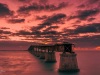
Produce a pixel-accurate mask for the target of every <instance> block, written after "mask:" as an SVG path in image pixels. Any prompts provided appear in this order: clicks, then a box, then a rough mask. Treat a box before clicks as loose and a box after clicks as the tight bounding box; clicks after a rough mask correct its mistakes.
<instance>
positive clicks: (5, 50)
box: [0, 50, 28, 51]
mask: <svg viewBox="0 0 100 75" xmlns="http://www.w3.org/2000/svg"><path fill="white" fill-rule="evenodd" d="M0 51H28V50H0Z"/></svg>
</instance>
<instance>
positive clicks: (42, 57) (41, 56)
mask: <svg viewBox="0 0 100 75" xmlns="http://www.w3.org/2000/svg"><path fill="white" fill-rule="evenodd" d="M40 59H45V50H41V52H40Z"/></svg>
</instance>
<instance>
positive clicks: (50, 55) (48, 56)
mask: <svg viewBox="0 0 100 75" xmlns="http://www.w3.org/2000/svg"><path fill="white" fill-rule="evenodd" d="M45 62H56V56H55V52H54V51H53V50H52V47H51V48H50V47H49V48H47V52H46V53H45Z"/></svg>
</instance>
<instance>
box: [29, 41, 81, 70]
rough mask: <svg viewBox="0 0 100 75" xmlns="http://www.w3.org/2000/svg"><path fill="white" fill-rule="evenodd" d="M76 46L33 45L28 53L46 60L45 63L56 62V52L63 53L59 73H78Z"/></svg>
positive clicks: (65, 43) (66, 43)
mask: <svg viewBox="0 0 100 75" xmlns="http://www.w3.org/2000/svg"><path fill="white" fill-rule="evenodd" d="M73 46H74V44H71V43H68V42H64V43H60V44H55V45H45V44H40V45H31V46H30V47H29V48H28V51H29V52H30V53H32V54H33V55H35V56H37V57H39V58H40V59H44V61H45V62H56V57H55V52H56V51H61V52H62V53H61V54H60V63H59V69H58V71H59V72H78V71H79V68H78V63H77V58H76V55H77V54H76V53H75V52H74V51H73Z"/></svg>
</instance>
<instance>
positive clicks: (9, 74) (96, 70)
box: [0, 51, 100, 75]
mask: <svg viewBox="0 0 100 75" xmlns="http://www.w3.org/2000/svg"><path fill="white" fill-rule="evenodd" d="M76 53H77V60H78V65H79V68H80V72H78V73H70V74H68V73H59V72H58V71H57V70H58V68H59V60H60V59H59V58H60V57H59V54H60V53H58V52H57V53H56V59H57V62H56V63H45V62H44V60H43V59H39V58H38V57H35V56H34V55H32V54H30V53H29V52H28V51H0V75H100V51H76Z"/></svg>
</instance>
